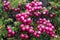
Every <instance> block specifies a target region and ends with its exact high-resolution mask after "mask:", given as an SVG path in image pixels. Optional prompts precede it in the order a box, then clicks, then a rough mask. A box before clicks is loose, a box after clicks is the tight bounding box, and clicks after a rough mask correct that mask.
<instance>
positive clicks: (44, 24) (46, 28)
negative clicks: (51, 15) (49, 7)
mask: <svg viewBox="0 0 60 40" xmlns="http://www.w3.org/2000/svg"><path fill="white" fill-rule="evenodd" d="M37 25H38V26H37V29H38V30H34V28H33V26H30V25H24V24H21V25H20V29H21V30H22V32H25V31H27V32H28V33H29V34H33V36H35V37H40V35H41V33H43V32H46V33H47V34H49V35H50V36H51V37H55V32H54V31H53V30H54V29H55V28H54V26H53V25H52V24H51V23H50V20H46V19H45V18H40V19H39V21H37Z"/></svg>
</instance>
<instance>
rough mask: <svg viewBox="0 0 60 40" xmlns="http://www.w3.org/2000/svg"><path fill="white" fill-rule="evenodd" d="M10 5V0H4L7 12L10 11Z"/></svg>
mask: <svg viewBox="0 0 60 40" xmlns="http://www.w3.org/2000/svg"><path fill="white" fill-rule="evenodd" d="M9 7H10V2H9V1H8V2H6V1H4V9H5V11H6V12H8V11H9Z"/></svg>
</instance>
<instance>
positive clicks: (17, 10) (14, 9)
mask: <svg viewBox="0 0 60 40" xmlns="http://www.w3.org/2000/svg"><path fill="white" fill-rule="evenodd" d="M20 7H21V4H20V3H19V4H18V8H14V7H12V10H13V11H14V12H19V11H20Z"/></svg>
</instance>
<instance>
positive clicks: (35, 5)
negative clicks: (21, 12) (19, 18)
mask: <svg viewBox="0 0 60 40" xmlns="http://www.w3.org/2000/svg"><path fill="white" fill-rule="evenodd" d="M26 9H27V10H28V11H29V12H35V11H37V10H42V2H35V1H32V2H31V3H28V4H27V5H26Z"/></svg>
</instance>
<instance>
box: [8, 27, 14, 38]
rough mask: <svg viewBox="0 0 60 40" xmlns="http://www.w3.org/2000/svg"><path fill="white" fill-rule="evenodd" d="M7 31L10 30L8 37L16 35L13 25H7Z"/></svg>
mask: <svg viewBox="0 0 60 40" xmlns="http://www.w3.org/2000/svg"><path fill="white" fill-rule="evenodd" d="M7 31H8V38H10V37H12V36H14V35H15V32H14V31H12V29H11V27H9V26H7Z"/></svg>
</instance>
